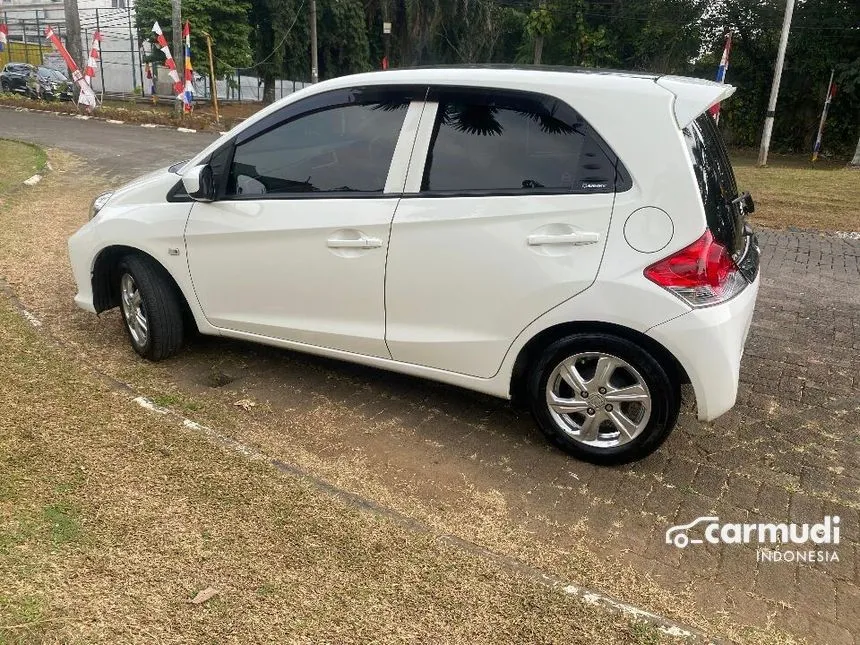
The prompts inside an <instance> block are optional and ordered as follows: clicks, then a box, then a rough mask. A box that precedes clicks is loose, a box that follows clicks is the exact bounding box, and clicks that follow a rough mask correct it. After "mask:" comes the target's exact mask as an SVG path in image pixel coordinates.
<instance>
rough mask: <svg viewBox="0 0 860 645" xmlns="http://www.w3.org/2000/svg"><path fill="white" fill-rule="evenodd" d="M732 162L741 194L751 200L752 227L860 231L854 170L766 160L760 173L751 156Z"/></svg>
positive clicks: (801, 160)
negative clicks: (749, 195) (754, 206)
mask: <svg viewBox="0 0 860 645" xmlns="http://www.w3.org/2000/svg"><path fill="white" fill-rule="evenodd" d="M732 163H733V165H734V168H735V174H736V175H737V180H738V185H739V186H740V188H741V190H748V191H749V192H750V193H751V194H752V196H753V199H754V200H755V204H756V211H755V214H754V215H753V216H752V219H753V222H755V223H757V224H763V225H765V226H770V227H773V228H788V227H796V228H801V229H818V230H825V231H860V171H858V170H854V169H849V168H846V167H845V166H844V165H843V164H836V163H833V162H828V161H819V162H817V163H816V164H815V165H814V166H813V164H812V162H811V161H810V160H809V157H806V156H799V155H791V156H789V155H770V157H769V163H768V165H767V167H765V168H759V167H757V166H756V158H755V156H754V155H753V154H752V153H749V152H739V153H737V154H736V155H734V156H733V160H732Z"/></svg>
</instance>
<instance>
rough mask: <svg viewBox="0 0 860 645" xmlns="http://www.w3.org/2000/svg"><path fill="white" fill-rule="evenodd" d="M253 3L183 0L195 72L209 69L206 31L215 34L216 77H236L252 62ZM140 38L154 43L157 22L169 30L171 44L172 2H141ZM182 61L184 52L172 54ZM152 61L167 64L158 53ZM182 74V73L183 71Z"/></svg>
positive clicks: (137, 8) (138, 17)
mask: <svg viewBox="0 0 860 645" xmlns="http://www.w3.org/2000/svg"><path fill="white" fill-rule="evenodd" d="M250 8H251V7H250V3H249V2H246V1H245V0H237V1H235V2H234V1H231V0H183V2H182V22H183V24H184V22H185V20H189V21H190V22H191V55H192V59H193V61H192V62H193V64H194V67H195V69H198V70H202V69H204V68H205V67H206V64H205V63H204V61H206V57H207V53H206V51H207V50H206V38H205V37H204V36H203V32H204V31H206V32H209V33H210V34H211V35H212V55H213V58H214V61H213V62H214V64H215V76H217V77H218V78H223V77H225V76H232V74H233V73H234V72H235V71H236V68H242V67H245V66H246V65H248V64H250V62H251V44H250V34H251V27H250V25H249V24H248V14H249V11H250ZM135 14H136V18H135V20H136V23H137V31H138V35H139V37H140V38H141V39H142V40H151V41H153V42H154V38H153V34H152V24H153V23H154V22H155V21H156V20H157V21H158V23H159V24H160V25H161V27H162V29H164V30H165V37H166V38H167V42H171V36H172V34H171V33H169V32H170V30H169V29H168V28H167V26H168V25H170V24H171V2H170V0H138V1H137V3H136V5H135ZM171 54H173V56H174V57H176V58H177V60H179V54H181V52H173V51H171ZM152 60H153V61H154V62H163V61H164V56H162V55H161V52H159V51H157V50H156V51H155V52H154V55H153V58H152ZM179 73H180V75H181V74H182V70H181V69H180V70H179Z"/></svg>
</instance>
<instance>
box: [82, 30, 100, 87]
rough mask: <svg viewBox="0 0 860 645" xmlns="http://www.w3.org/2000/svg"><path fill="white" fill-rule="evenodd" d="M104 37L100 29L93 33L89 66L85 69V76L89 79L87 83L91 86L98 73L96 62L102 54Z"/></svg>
mask: <svg viewBox="0 0 860 645" xmlns="http://www.w3.org/2000/svg"><path fill="white" fill-rule="evenodd" d="M102 39H103V37H102V34H101V32H100V31H96V32H95V33H94V34H93V46H92V47H90V56H89V58H87V67H86V69H85V70H84V78H86V80H87V85H90V86H92V84H93V76H95V75H96V64H97V63H98V60H99V58H101V55H102V46H101V42H102Z"/></svg>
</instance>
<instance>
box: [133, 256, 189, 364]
mask: <svg viewBox="0 0 860 645" xmlns="http://www.w3.org/2000/svg"><path fill="white" fill-rule="evenodd" d="M129 280H130V281H131V284H129ZM129 286H131V287H133V289H134V290H136V291H134V290H129V289H128V287H129ZM117 289H118V291H119V301H120V311H121V312H122V319H123V326H124V327H125V331H126V334H127V335H128V338H129V341H130V342H131V346H132V347H133V348H134V351H136V352H137V353H138V354H140V355H141V356H143V357H144V358H147V359H149V360H151V361H160V360H163V359H165V358H169V357H170V356H173V355H174V354H176V353H177V352H178V351H179V350H180V349H181V348H182V342H183V334H184V325H183V317H182V303H181V300H180V296H179V294H178V293H177V290H176V287H175V286H174V284H173V281H172V280H171V279H170V276H169V275H168V273H167V271H165V270H164V268H163V267H162V266H161V265H159V264H158V263H156V262H155V261H154V260H151V259H148V258H146V257H143V256H140V255H127V256H125V257H123V258H122V259H121V260H120V262H119V265H118V270H117ZM135 293H136V295H137V297H136V298H135V297H134V294H135ZM129 295H131V298H129V297H128V296H129ZM138 303H139V312H140V313H141V314H142V315H143V321H145V329H144V333H141V330H142V327H141V326H140V325H139V324H135V322H133V320H134V319H136V320H137V321H138V322H139V319H137V318H136V316H134V315H133V313H134V311H136V310H135V307H136V306H138Z"/></svg>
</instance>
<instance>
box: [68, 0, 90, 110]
mask: <svg viewBox="0 0 860 645" xmlns="http://www.w3.org/2000/svg"><path fill="white" fill-rule="evenodd" d="M63 12H64V13H65V18H66V49H67V50H68V52H69V56H71V57H72V60H74V61H75V63H76V64H77V66H78V67H79V68H80V69H84V68H85V67H86V65H84V64H83V63H84V48H83V46H82V45H81V14H80V12H78V0H63ZM76 94H77V93H76Z"/></svg>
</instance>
